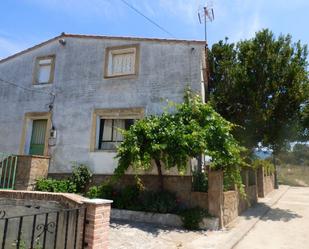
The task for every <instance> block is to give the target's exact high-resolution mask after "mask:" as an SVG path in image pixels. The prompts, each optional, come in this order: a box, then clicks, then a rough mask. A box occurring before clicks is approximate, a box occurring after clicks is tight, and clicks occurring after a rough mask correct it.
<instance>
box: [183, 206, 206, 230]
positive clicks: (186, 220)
mask: <svg viewBox="0 0 309 249" xmlns="http://www.w3.org/2000/svg"><path fill="white" fill-rule="evenodd" d="M180 215H181V218H182V222H183V226H184V228H186V229H189V230H198V229H199V224H200V222H201V221H202V220H203V218H205V217H207V216H209V214H208V212H207V210H205V209H201V208H190V209H185V210H183V211H182V212H180Z"/></svg>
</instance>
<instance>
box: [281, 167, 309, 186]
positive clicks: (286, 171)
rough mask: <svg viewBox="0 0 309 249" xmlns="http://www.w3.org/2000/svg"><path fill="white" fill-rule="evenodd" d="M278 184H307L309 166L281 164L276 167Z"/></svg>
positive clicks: (308, 184) (308, 183)
mask: <svg viewBox="0 0 309 249" xmlns="http://www.w3.org/2000/svg"><path fill="white" fill-rule="evenodd" d="M278 180H279V184H285V185H290V186H300V187H308V186H309V166H307V165H305V166H303V165H291V164H283V165H280V166H279V167H278Z"/></svg>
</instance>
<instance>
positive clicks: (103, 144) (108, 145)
mask: <svg viewBox="0 0 309 249" xmlns="http://www.w3.org/2000/svg"><path fill="white" fill-rule="evenodd" d="M133 123H134V119H104V118H100V133H99V144H98V149H99V150H113V149H116V146H117V144H118V143H120V142H122V141H123V135H122V132H121V131H122V130H127V129H129V127H130V126H131V125H132V124H133Z"/></svg>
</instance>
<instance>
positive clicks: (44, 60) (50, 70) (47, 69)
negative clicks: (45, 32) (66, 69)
mask: <svg viewBox="0 0 309 249" xmlns="http://www.w3.org/2000/svg"><path fill="white" fill-rule="evenodd" d="M54 68H55V56H54V55H50V56H44V57H38V58H37V59H36V69H35V77H34V83H35V84H48V83H52V82H53V79H54Z"/></svg>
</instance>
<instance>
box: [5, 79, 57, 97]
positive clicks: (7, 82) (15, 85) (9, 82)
mask: <svg viewBox="0 0 309 249" xmlns="http://www.w3.org/2000/svg"><path fill="white" fill-rule="evenodd" d="M0 81H1V82H2V83H6V84H8V85H12V86H14V87H17V88H20V89H23V90H25V91H29V92H37V93H43V94H46V95H53V93H51V92H50V93H48V92H45V91H39V90H34V89H31V88H27V87H23V86H20V85H18V84H16V83H13V82H11V81H8V80H4V79H1V78H0Z"/></svg>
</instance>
